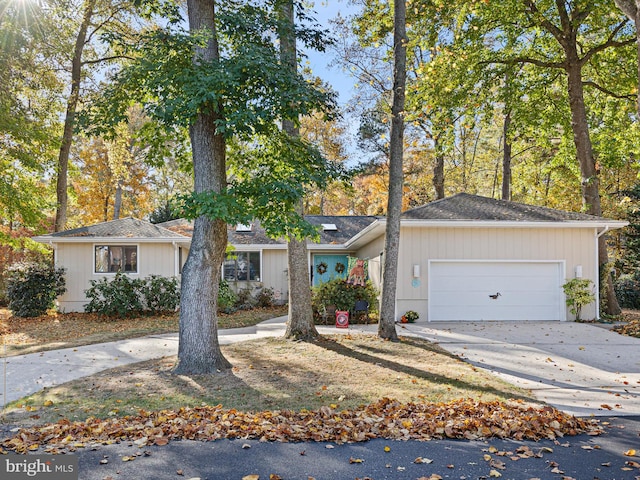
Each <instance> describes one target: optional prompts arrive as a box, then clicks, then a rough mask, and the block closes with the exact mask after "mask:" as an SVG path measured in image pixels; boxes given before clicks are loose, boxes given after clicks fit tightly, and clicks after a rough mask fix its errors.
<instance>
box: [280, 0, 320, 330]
mask: <svg viewBox="0 0 640 480" xmlns="http://www.w3.org/2000/svg"><path fill="white" fill-rule="evenodd" d="M278 15H279V17H280V26H279V32H278V34H279V37H280V58H281V60H282V64H283V65H284V67H285V68H288V69H289V70H290V71H291V73H293V74H295V73H296V72H297V58H296V35H295V28H294V25H295V24H294V15H293V0H281V1H280V2H279V4H278ZM282 129H283V130H284V131H285V132H286V133H287V134H288V135H289V136H291V137H299V136H300V132H299V130H298V128H297V127H296V126H295V125H294V123H293V122H292V121H290V120H283V121H282ZM296 210H297V213H298V214H299V215H303V214H304V200H303V199H300V201H299V202H298V206H297V208H296ZM287 261H288V266H289V316H288V318H287V326H286V329H285V333H284V336H285V338H294V339H311V338H316V337H317V336H318V331H317V330H316V326H315V325H314V323H313V309H312V306H311V283H310V278H309V255H308V252H307V243H306V241H305V240H298V239H296V238H293V237H292V238H290V239H289V243H288V244H287Z"/></svg>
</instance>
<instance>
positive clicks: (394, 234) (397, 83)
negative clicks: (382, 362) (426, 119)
mask: <svg viewBox="0 0 640 480" xmlns="http://www.w3.org/2000/svg"><path fill="white" fill-rule="evenodd" d="M406 23H407V5H406V3H405V1H404V0H401V1H399V0H396V1H395V2H394V5H393V102H392V106H391V138H390V139H389V201H388V206H387V224H386V231H385V243H384V274H383V275H384V276H383V280H382V300H381V302H380V303H381V304H380V321H379V323H378V336H379V337H381V338H384V339H388V340H392V341H397V340H398V334H397V332H396V328H395V320H396V318H395V315H396V286H397V283H398V256H399V253H400V216H401V214H402V190H403V172H402V158H403V153H404V104H405V88H406V77H407V32H406Z"/></svg>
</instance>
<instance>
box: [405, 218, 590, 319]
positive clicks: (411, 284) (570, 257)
mask: <svg viewBox="0 0 640 480" xmlns="http://www.w3.org/2000/svg"><path fill="white" fill-rule="evenodd" d="M594 248H595V238H594V231H593V228H513V227H510V228H463V227H461V228H433V227H412V228H403V229H402V233H401V240H400V256H399V261H398V315H401V314H402V313H404V311H406V310H409V309H412V310H416V311H418V313H419V314H420V319H421V320H426V319H427V312H428V303H427V302H428V291H429V279H428V260H431V259H442V260H564V261H565V262H566V271H565V272H564V276H565V279H571V278H573V277H574V272H575V267H576V266H577V265H582V272H583V278H587V279H590V280H592V281H593V282H594V283H595V282H596V280H597V275H598V273H597V271H598V270H597V268H596V262H595V253H594ZM414 264H418V265H420V278H419V279H418V280H419V281H418V282H415V281H413V280H414V279H413V265H414ZM595 315H596V312H595V305H594V304H591V305H589V306H587V307H585V308H584V310H583V318H593V317H595ZM567 318H573V317H572V316H571V314H569V313H568V314H567Z"/></svg>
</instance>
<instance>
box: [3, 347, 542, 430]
mask: <svg viewBox="0 0 640 480" xmlns="http://www.w3.org/2000/svg"><path fill="white" fill-rule="evenodd" d="M222 350H223V353H224V355H225V356H226V357H227V358H228V359H229V360H230V361H231V363H232V364H233V366H234V367H233V369H232V370H231V371H229V372H224V373H221V374H219V375H214V376H177V375H173V374H171V368H172V367H173V365H174V363H175V358H163V359H160V360H153V361H147V362H142V363H139V364H135V365H128V366H125V367H120V368H117V369H112V370H108V371H104V372H101V373H99V374H97V375H93V376H90V377H86V378H83V379H80V380H76V381H73V382H70V383H67V384H64V385H61V386H58V387H54V388H49V389H46V390H43V391H42V392H39V393H37V394H35V395H32V396H30V397H27V398H25V399H22V400H19V401H17V402H13V404H10V405H9V406H8V408H7V410H6V411H5V414H4V417H3V421H4V422H5V423H9V424H19V425H22V426H26V425H34V424H40V423H45V422H55V421H58V420H60V419H62V418H65V419H69V420H84V419H86V418H89V417H96V418H109V417H121V416H124V415H134V414H137V413H138V412H139V411H140V410H141V409H144V410H153V411H157V410H163V409H179V408H181V407H197V406H202V405H218V404H220V405H222V406H223V407H224V408H228V409H236V410H239V411H249V412H259V411H269V410H274V409H278V410H283V409H287V410H289V409H290V410H294V411H298V410H302V409H309V410H311V409H318V408H320V407H322V406H331V408H334V409H354V408H357V407H359V406H362V405H365V404H370V403H373V402H376V401H378V400H379V399H381V398H385V397H388V398H397V399H399V400H400V401H402V402H436V403H441V402H449V401H452V400H455V399H460V398H473V399H475V400H482V401H493V400H499V401H506V400H508V399H514V398H515V399H520V400H524V401H527V402H531V403H534V402H535V401H534V400H533V398H532V397H531V396H530V395H529V393H528V392H526V391H524V390H522V389H518V388H516V387H514V386H513V385H510V384H508V383H506V382H504V381H502V380H500V379H498V378H497V377H495V376H493V375H491V374H490V373H488V372H485V371H482V370H479V369H476V368H475V367H473V366H471V365H469V364H467V363H465V362H463V361H461V360H460V359H458V358H457V357H455V356H453V355H451V354H449V353H447V352H445V351H444V350H442V349H441V348H440V347H438V346H437V345H435V344H433V343H430V342H428V341H427V340H423V339H417V338H407V337H402V339H401V341H400V342H398V343H394V342H387V341H384V340H381V339H379V338H377V337H376V336H374V335H335V336H330V337H325V338H321V339H319V340H317V341H315V342H292V341H287V340H284V339H281V338H265V339H258V340H252V341H249V342H243V343H237V344H233V345H228V346H223V347H222Z"/></svg>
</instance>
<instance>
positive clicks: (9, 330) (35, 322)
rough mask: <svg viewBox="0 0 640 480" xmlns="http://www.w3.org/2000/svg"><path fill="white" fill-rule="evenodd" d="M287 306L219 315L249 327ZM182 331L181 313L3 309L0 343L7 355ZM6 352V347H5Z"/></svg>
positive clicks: (223, 324) (224, 321) (223, 321)
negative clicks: (35, 313) (29, 313)
mask: <svg viewBox="0 0 640 480" xmlns="http://www.w3.org/2000/svg"><path fill="white" fill-rule="evenodd" d="M286 313H287V307H286V306H279V307H269V308H257V309H253V310H241V311H238V312H235V313H233V314H230V315H226V314H220V315H219V316H218V328H221V329H224V328H238V327H248V326H252V325H255V324H257V323H260V322H262V321H263V320H267V319H269V318H273V317H278V316H281V315H286ZM177 331H178V315H177V314H170V315H159V316H148V317H138V318H111V317H103V316H100V315H95V314H87V313H65V314H60V313H58V314H52V315H43V316H41V317H33V318H21V317H14V316H11V315H10V313H9V312H8V311H7V310H4V311H0V332H1V333H2V335H0V346H2V348H3V349H4V345H5V344H6V349H7V356H12V355H22V354H26V353H35V352H42V351H45V350H54V349H59V348H69V347H78V346H82V345H91V344H93V343H103V342H113V341H117V340H123V339H127V338H135V337H143V336H145V335H152V334H161V333H172V332H177ZM3 354H4V350H3Z"/></svg>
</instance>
